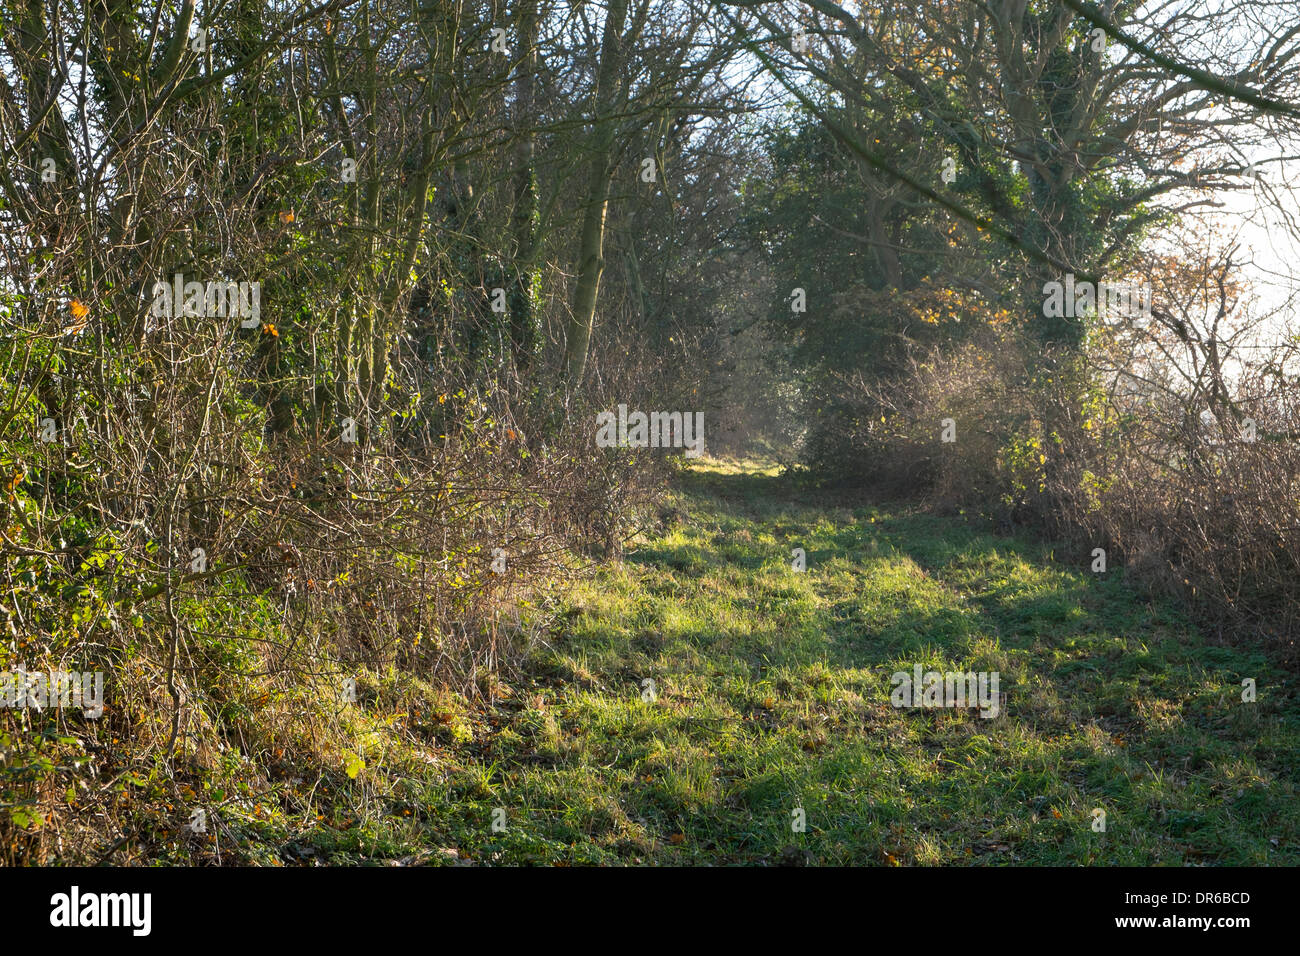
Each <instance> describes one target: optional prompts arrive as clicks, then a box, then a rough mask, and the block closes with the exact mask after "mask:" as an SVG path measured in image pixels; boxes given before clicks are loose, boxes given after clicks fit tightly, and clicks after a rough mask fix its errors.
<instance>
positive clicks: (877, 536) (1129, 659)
mask: <svg viewBox="0 0 1300 956" xmlns="http://www.w3.org/2000/svg"><path fill="white" fill-rule="evenodd" d="M676 502H677V505H678V507H677V509H676V512H675V515H674V517H673V518H672V519H670V520H669V521H668V522H667V523H666V525H665V527H664V528H663V529H662V530H661V531H660V532H658V533H657V534H655V535H654V536H651V537H649V538H648V539H647V540H644V541H642V542H640V543H639V544H638V545H637V546H636V547H635V548H633V549H631V550H630V552H629V554H628V557H627V559H626V561H625V562H624V564H623V565H622V566H620V567H616V568H613V569H609V570H606V571H605V572H602V573H601V575H600V576H599V577H598V578H597V579H596V580H595V581H593V582H592V583H590V584H589V585H588V586H586V587H584V588H583V590H582V591H581V592H580V593H579V594H578V595H577V596H576V597H575V599H574V603H573V606H572V608H571V610H570V613H569V615H568V616H567V624H566V626H565V627H564V629H563V632H562V633H558V634H555V635H552V637H551V638H550V639H549V643H548V645H547V646H546V647H544V648H542V649H541V650H540V651H539V652H538V654H537V655H536V657H535V659H534V660H533V661H532V662H531V663H530V665H529V669H528V673H529V677H528V678H527V679H525V680H523V681H517V682H516V685H515V686H513V687H511V688H507V693H508V696H507V697H506V698H505V699H503V700H501V701H500V702H499V703H498V704H497V705H495V706H494V707H493V708H492V709H491V710H490V711H488V712H480V713H479V714H478V715H477V716H476V717H475V718H474V719H473V720H472V721H470V722H468V723H467V724H466V726H465V727H464V728H462V730H461V732H460V735H459V739H460V743H457V744H454V745H453V746H452V747H451V749H450V752H449V753H446V752H445V753H446V756H447V757H449V761H448V763H447V766H448V767H449V769H447V771H446V772H445V773H444V774H443V775H441V776H439V777H437V778H435V779H434V780H433V781H430V780H427V779H426V780H424V781H421V782H419V783H418V784H415V783H414V782H413V781H410V780H409V779H408V780H407V781H406V785H405V788H404V789H402V788H399V789H401V790H402V792H404V793H405V794H406V796H405V797H404V798H403V799H402V800H398V801H397V802H396V803H395V804H393V810H394V812H393V813H392V815H390V816H387V817H386V818H385V821H382V822H375V823H373V824H371V825H370V826H368V827H367V830H368V833H367V834H366V835H365V836H364V837H361V836H358V835H357V834H356V833H355V831H354V833H353V835H352V836H349V837H346V838H343V837H340V839H342V840H343V842H344V843H353V842H354V841H358V840H362V841H363V842H364V843H366V844H368V845H369V848H370V852H371V853H378V854H380V855H384V854H388V855H398V854H400V853H409V852H410V847H412V846H414V845H421V844H423V845H425V846H426V847H427V846H430V845H432V846H437V847H441V848H449V847H454V848H455V849H456V850H457V851H458V853H459V855H460V858H461V859H466V858H468V859H470V860H473V861H475V862H480V863H489V862H510V863H521V862H537V863H556V864H582V863H617V862H625V863H671V864H691V863H750V864H753V863H773V864H775V863H810V864H811V863H816V864H875V865H886V866H888V865H914V864H1011V863H1018V864H1056V865H1076V864H1101V865H1111V864H1142V865H1149V864H1167V865H1183V864H1188V863H1195V864H1202V863H1204V864H1291V865H1295V864H1297V863H1300V850H1298V849H1297V843H1298V840H1297V838H1298V837H1300V800H1297V783H1298V780H1300V718H1298V717H1297V714H1296V709H1295V683H1294V678H1289V677H1288V675H1286V674H1285V673H1284V672H1281V671H1279V670H1277V669H1273V668H1270V666H1269V664H1268V663H1267V661H1266V660H1265V658H1264V656H1263V655H1261V654H1257V653H1251V652H1248V651H1239V650H1232V649H1229V648H1224V647H1216V646H1210V645H1208V644H1207V643H1205V642H1204V641H1203V640H1202V639H1200V638H1199V637H1198V636H1197V635H1196V633H1195V631H1194V630H1193V629H1192V628H1191V627H1190V626H1189V625H1188V624H1187V622H1186V621H1185V620H1184V619H1183V618H1182V617H1181V616H1180V613H1179V610H1178V609H1177V608H1176V607H1172V606H1168V605H1163V606H1162V605H1160V604H1158V603H1157V604H1152V603H1151V602H1150V601H1149V600H1148V599H1147V598H1146V597H1144V596H1142V595H1140V594H1139V593H1137V592H1136V591H1135V590H1133V589H1131V588H1129V587H1127V586H1126V585H1125V583H1124V582H1123V580H1122V572H1120V571H1118V570H1114V571H1112V572H1111V573H1110V574H1108V575H1104V576H1100V575H1093V574H1091V573H1090V572H1089V571H1088V569H1087V568H1086V567H1084V568H1079V567H1066V566H1064V565H1061V564H1056V563H1053V561H1052V560H1051V559H1050V556H1049V553H1048V552H1047V551H1046V550H1045V549H1044V548H1042V547H1040V546H1038V545H1034V544H1029V543H1026V542H1023V541H1018V540H1014V539H1006V538H998V537H994V536H992V535H990V534H988V533H986V532H985V531H984V530H982V529H981V527H980V526H978V525H977V524H976V523H974V522H971V523H968V522H966V521H964V520H963V519H960V518H939V517H933V516H926V515H921V514H904V513H890V512H884V511H880V510H877V509H875V508H872V507H861V506H859V507H852V508H846V507H839V506H836V505H834V504H827V503H826V502H824V501H823V502H819V501H818V500H817V499H816V496H815V495H813V494H812V493H800V492H796V491H795V490H794V489H793V488H792V487H791V486H790V485H789V484H788V483H787V482H785V481H783V480H782V479H779V478H777V477H774V476H773V475H772V474H770V473H767V472H763V471H761V470H757V469H755V468H753V467H752V466H751V467H749V468H742V467H740V466H727V465H722V464H719V463H716V462H714V463H709V464H705V465H701V466H698V467H697V468H696V469H695V470H694V471H692V472H691V473H689V474H687V475H686V476H685V477H684V478H683V481H682V483H681V487H680V490H679V492H678V494H677V499H676ZM794 547H802V548H804V549H805V550H806V552H807V561H808V568H807V572H806V573H802V574H800V573H796V572H795V571H793V570H792V569H791V565H790V557H789V555H790V551H791V549H792V548H794ZM916 663H921V664H923V665H925V667H926V669H927V670H929V669H935V670H940V671H948V670H963V671H982V670H983V671H993V670H996V671H998V672H999V673H1000V675H1001V683H1002V690H1003V692H1005V693H1006V694H1007V696H1008V702H1007V708H1006V711H1005V712H1004V713H1003V714H1002V715H1001V716H999V717H997V718H995V719H991V720H987V719H981V718H980V717H979V716H977V715H976V714H974V713H970V712H965V711H953V710H946V711H935V710H930V711H919V710H918V711H910V710H897V709H894V708H893V707H891V706H890V704H889V690H890V683H889V676H890V675H891V674H892V673H893V672H895V671H898V670H910V669H911V667H912V665H913V664H916ZM1246 677H1252V678H1254V679H1255V680H1256V681H1257V683H1258V688H1259V699H1258V701H1257V702H1256V703H1253V704H1248V703H1243V702H1242V700H1241V681H1242V679H1243V678H1246ZM647 678H649V679H651V680H653V681H654V683H655V690H656V698H655V700H653V702H647V701H645V700H643V699H642V689H643V681H644V680H645V679H647ZM390 797H392V798H395V797H396V793H394V794H390ZM402 807H405V808H406V809H401V808H402ZM495 808H501V809H502V810H504V811H505V812H504V816H502V815H501V814H498V816H497V819H498V820H499V821H503V823H504V829H503V830H501V829H498V831H497V832H494V831H493V829H492V826H491V823H492V819H493V811H494V809H495ZM1094 808H1101V809H1102V810H1104V811H1105V813H1106V832H1104V833H1099V832H1094V830H1093V828H1092V821H1093V816H1092V811H1093V809H1094ZM799 809H802V810H803V812H804V816H805V818H806V821H807V826H806V832H802V833H798V832H794V831H793V830H792V826H791V824H792V821H793V820H794V819H795V817H794V815H793V814H794V811H796V810H799ZM412 810H413V812H412ZM407 814H409V816H408V815H407ZM333 849H334V850H335V851H338V850H344V849H345V847H344V846H342V845H338V844H336V845H335V846H334V847H333ZM418 855H419V856H420V857H421V858H424V857H427V856H428V853H427V852H425V853H421V854H418ZM434 859H444V860H449V859H451V854H450V853H449V852H447V850H446V849H443V850H442V851H441V852H440V853H438V854H435V856H434Z"/></svg>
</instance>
